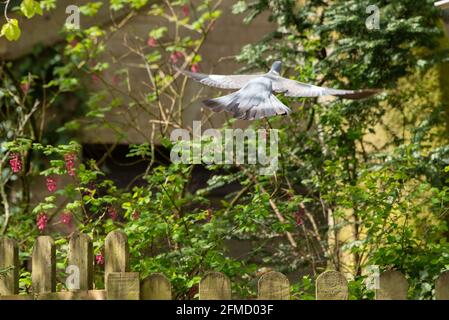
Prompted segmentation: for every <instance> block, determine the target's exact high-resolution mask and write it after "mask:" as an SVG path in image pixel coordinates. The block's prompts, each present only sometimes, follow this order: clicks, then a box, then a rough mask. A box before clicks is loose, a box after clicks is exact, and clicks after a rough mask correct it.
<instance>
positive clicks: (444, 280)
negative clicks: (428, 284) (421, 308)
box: [435, 270, 449, 300]
mask: <svg viewBox="0 0 449 320" xmlns="http://www.w3.org/2000/svg"><path fill="white" fill-rule="evenodd" d="M435 299H436V300H449V270H446V271H443V272H442V273H441V274H440V276H439V277H438V279H437V281H436V282H435Z"/></svg>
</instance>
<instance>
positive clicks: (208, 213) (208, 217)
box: [206, 209, 212, 222]
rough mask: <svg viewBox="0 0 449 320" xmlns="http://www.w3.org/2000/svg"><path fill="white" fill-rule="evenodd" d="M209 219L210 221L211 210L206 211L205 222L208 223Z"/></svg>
mask: <svg viewBox="0 0 449 320" xmlns="http://www.w3.org/2000/svg"><path fill="white" fill-rule="evenodd" d="M211 219H212V209H207V216H206V221H207V222H210V220H211Z"/></svg>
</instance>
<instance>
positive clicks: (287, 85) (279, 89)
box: [174, 61, 381, 120]
mask: <svg viewBox="0 0 449 320" xmlns="http://www.w3.org/2000/svg"><path fill="white" fill-rule="evenodd" d="M174 68H175V69H176V70H177V71H178V72H180V73H182V74H184V75H185V76H187V77H189V78H191V79H193V80H195V81H198V82H200V83H202V84H204V85H207V86H210V87H215V88H220V89H235V90H237V89H238V91H236V92H234V93H231V94H229V95H226V96H223V97H219V98H215V99H209V100H205V101H204V104H205V105H206V107H208V108H210V109H212V110H213V111H216V112H219V111H223V110H224V111H227V112H230V113H232V115H233V116H234V117H235V118H239V119H245V120H253V119H261V118H264V117H270V116H274V115H280V114H289V113H290V112H291V110H290V109H289V108H288V107H287V106H285V105H284V104H283V103H282V102H281V101H279V99H278V98H276V96H274V95H273V92H275V93H282V94H284V95H285V96H287V97H320V96H337V97H342V98H346V99H364V98H368V97H370V96H372V95H374V94H376V93H379V92H380V91H381V90H377V89H367V90H340V89H332V88H327V87H319V86H314V85H311V84H307V83H303V82H299V81H296V80H291V79H287V78H284V77H281V76H280V75H279V73H280V70H281V62H280V61H276V62H274V63H273V65H272V67H271V70H270V71H269V72H268V73H265V74H253V75H214V74H211V75H207V74H203V73H196V72H190V71H186V70H182V69H179V68H178V67H176V66H174Z"/></svg>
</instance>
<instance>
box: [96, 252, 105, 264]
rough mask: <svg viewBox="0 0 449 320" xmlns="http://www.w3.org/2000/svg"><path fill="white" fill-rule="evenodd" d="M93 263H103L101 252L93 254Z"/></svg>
mask: <svg viewBox="0 0 449 320" xmlns="http://www.w3.org/2000/svg"><path fill="white" fill-rule="evenodd" d="M95 263H96V264H98V265H102V264H104V256H103V254H101V253H99V254H97V255H95Z"/></svg>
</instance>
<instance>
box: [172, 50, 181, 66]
mask: <svg viewBox="0 0 449 320" xmlns="http://www.w3.org/2000/svg"><path fill="white" fill-rule="evenodd" d="M183 56H184V54H183V53H182V52H180V51H175V52H173V53H172V54H171V55H170V60H171V62H173V63H176V62H178V60H179V59H181V58H182V57H183Z"/></svg>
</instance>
